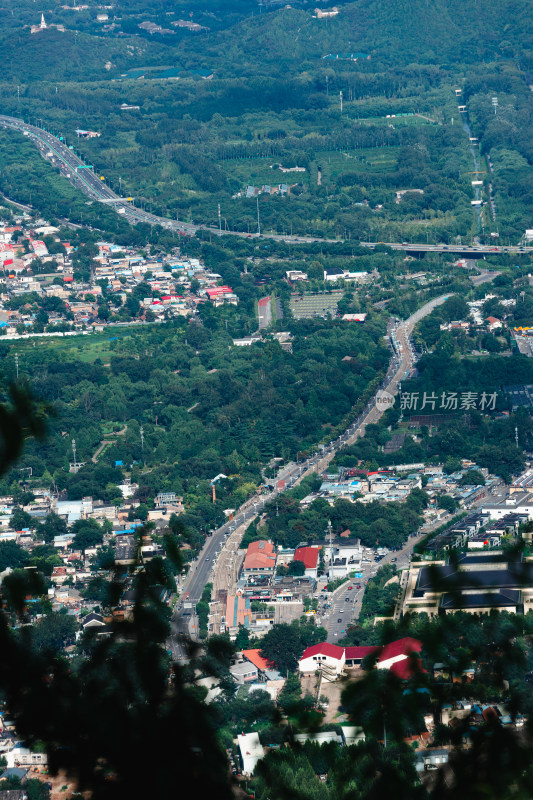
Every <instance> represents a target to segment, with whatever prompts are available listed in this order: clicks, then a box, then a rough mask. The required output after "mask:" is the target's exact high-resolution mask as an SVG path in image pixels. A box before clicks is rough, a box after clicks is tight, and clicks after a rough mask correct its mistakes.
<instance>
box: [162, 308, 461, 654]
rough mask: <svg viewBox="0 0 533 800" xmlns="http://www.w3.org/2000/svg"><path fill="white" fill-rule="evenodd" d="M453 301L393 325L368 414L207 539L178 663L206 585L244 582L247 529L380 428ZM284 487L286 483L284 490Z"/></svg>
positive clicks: (195, 568) (187, 601)
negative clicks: (241, 551) (370, 429)
mask: <svg viewBox="0 0 533 800" xmlns="http://www.w3.org/2000/svg"><path fill="white" fill-rule="evenodd" d="M449 296H450V295H449V294H446V295H441V296H439V297H436V298H434V299H433V300H430V301H429V302H427V303H425V305H423V306H422V307H421V308H419V309H418V311H416V312H415V313H414V314H412V315H411V316H410V317H409V318H408V319H407V320H405V321H404V322H394V323H392V324H391V325H390V327H389V342H390V346H391V350H392V353H393V355H392V359H391V363H390V365H389V369H388V371H387V374H386V375H385V377H384V379H383V381H382V382H381V384H380V387H379V389H378V390H377V391H376V393H375V394H374V396H373V397H372V398H371V399H370V400H369V401H368V403H367V405H366V406H365V408H364V409H363V411H362V412H361V413H360V414H359V416H358V417H357V418H356V419H354V421H353V422H352V423H351V424H350V425H349V426H348V427H347V428H346V430H344V431H343V433H341V434H340V435H339V436H338V437H337V438H336V439H334V440H333V441H331V442H329V444H327V445H325V446H324V447H323V449H322V450H317V451H316V452H315V453H313V454H312V455H311V456H309V458H307V459H306V460H305V461H304V462H302V463H300V464H289V465H287V466H286V467H285V468H284V469H283V470H282V471H280V472H279V473H278V475H277V478H276V480H275V485H276V488H275V489H274V490H273V491H272V492H271V493H270V494H268V495H266V496H265V495H261V496H255V497H252V498H250V499H249V500H247V501H246V502H245V503H244V504H243V505H242V506H241V507H240V508H239V509H238V510H237V511H236V512H235V514H234V517H233V519H232V520H231V521H228V522H226V523H225V524H224V525H222V526H221V527H220V528H217V529H216V530H214V531H212V533H211V535H210V536H208V537H207V539H206V541H205V543H204V546H203V548H202V550H201V552H200V553H199V555H198V557H197V558H196V560H195V561H194V562H193V563H192V564H191V568H190V571H189V573H188V575H187V576H186V577H185V579H184V581H183V583H182V585H181V586H180V587H179V588H180V590H181V594H180V598H179V600H178V603H177V604H176V606H175V609H174V614H173V617H172V636H171V640H170V642H169V649H171V650H172V653H173V655H174V657H175V658H183V657H185V656H186V653H185V650H184V648H183V646H182V644H181V641H180V640H181V637H182V636H190V637H191V638H192V639H195V638H196V637H197V635H198V619H197V617H196V614H195V607H196V604H197V603H198V601H199V600H200V598H201V596H202V592H203V590H204V588H205V586H206V584H207V583H209V581H210V580H212V579H213V578H214V580H215V582H217V585H218V586H219V587H220V586H221V585H223V583H224V580H225V585H226V588H227V590H228V591H229V592H230V593H231V591H232V589H233V588H234V586H235V583H236V580H237V577H238V565H237V556H238V548H239V543H240V541H241V539H242V536H243V535H244V531H245V529H246V526H247V525H248V524H249V523H250V522H251V520H252V519H254V518H255V517H256V516H257V515H258V514H260V513H261V511H262V510H263V508H264V506H265V504H266V503H267V502H270V501H271V500H272V498H273V497H276V496H278V495H279V494H281V493H282V492H284V491H287V490H288V489H291V488H292V487H293V486H295V485H296V484H297V483H298V482H299V481H300V480H302V478H303V477H305V476H306V475H309V474H311V473H313V472H318V473H320V472H323V471H324V470H325V469H326V468H327V466H328V464H329V463H330V461H331V460H332V459H333V458H334V457H335V454H336V453H337V451H338V450H339V449H340V448H342V447H345V446H347V445H350V444H352V443H353V442H355V441H356V440H357V439H358V438H359V437H361V436H364V435H365V429H366V426H367V425H369V424H371V423H376V422H377V421H378V420H379V419H380V417H381V416H382V415H383V414H384V413H385V411H386V410H387V408H389V407H390V401H388V399H387V396H386V395H385V396H384V395H383V394H382V393H383V392H386V393H388V394H389V395H392V396H394V395H396V394H397V392H398V388H399V385H400V384H401V381H402V380H403V379H404V378H405V377H407V375H409V372H410V371H411V369H412V367H413V366H414V363H415V361H416V356H415V353H414V350H413V346H412V344H411V339H410V337H411V334H412V332H413V328H414V326H415V325H416V324H417V322H419V321H420V320H421V319H423V318H424V317H425V316H427V315H428V314H430V313H431V312H432V311H433V309H434V308H436V307H437V306H439V305H441V304H442V303H444V301H445V300H446V299H447V298H448V297H449ZM381 398H384V400H385V401H386V402H384V401H381ZM279 481H282V483H281V484H280V483H279ZM217 566H218V572H217ZM221 573H222V577H221ZM360 599H361V598H359V600H360Z"/></svg>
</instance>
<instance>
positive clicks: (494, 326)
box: [485, 317, 503, 333]
mask: <svg viewBox="0 0 533 800" xmlns="http://www.w3.org/2000/svg"><path fill="white" fill-rule="evenodd" d="M485 322H486V323H487V328H488V329H489V331H490V332H491V333H492V331H495V330H498V328H502V327H503V325H502V321H501V320H499V319H498V318H497V317H486V319H485Z"/></svg>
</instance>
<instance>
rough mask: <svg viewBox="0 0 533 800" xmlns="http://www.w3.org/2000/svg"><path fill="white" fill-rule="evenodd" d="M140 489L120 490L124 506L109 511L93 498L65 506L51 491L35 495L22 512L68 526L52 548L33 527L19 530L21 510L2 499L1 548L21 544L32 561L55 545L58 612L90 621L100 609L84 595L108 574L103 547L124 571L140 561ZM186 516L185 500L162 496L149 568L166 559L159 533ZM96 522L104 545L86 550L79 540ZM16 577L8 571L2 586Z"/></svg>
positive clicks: (53, 586)
mask: <svg viewBox="0 0 533 800" xmlns="http://www.w3.org/2000/svg"><path fill="white" fill-rule="evenodd" d="M137 488H138V487H137V486H136V485H134V484H131V483H125V484H124V485H123V486H119V489H120V490H121V492H122V494H123V502H122V504H121V505H116V504H113V505H106V504H105V503H103V502H102V501H95V500H93V498H92V497H85V498H83V499H82V500H61V499H59V497H58V496H57V495H54V494H52V493H50V492H49V491H48V490H46V489H34V490H33V494H34V496H35V499H34V500H32V501H31V503H29V504H28V505H26V506H24V508H23V509H22V510H23V511H24V512H25V513H27V514H28V515H29V516H30V517H32V518H33V519H34V520H35V522H36V523H39V522H44V521H45V520H46V518H47V516H48V515H49V514H55V515H57V516H58V517H59V518H60V519H61V520H63V521H64V522H65V525H66V529H67V532H66V533H61V534H58V535H56V536H54V538H53V540H52V541H51V542H45V541H43V540H41V539H40V538H39V535H38V533H36V532H34V531H33V530H32V528H31V527H26V528H22V529H20V530H17V529H16V527H15V525H14V524H13V520H16V517H15V512H16V511H17V510H20V509H18V507H17V506H16V504H15V502H14V500H13V498H12V497H10V496H7V497H0V544H2V543H5V542H16V543H17V544H18V545H20V546H21V547H22V548H23V549H24V550H26V551H27V552H28V553H29V554H30V555H31V553H32V551H33V550H34V549H35V548H36V547H39V546H41V545H44V544H50V545H51V546H53V548H54V550H55V556H56V557H55V559H54V561H55V562H56V563H55V564H54V566H53V569H52V573H51V576H50V586H49V589H48V597H49V600H50V602H51V604H52V609H53V610H55V611H61V610H62V609H67V612H68V613H69V614H72V615H74V616H75V618H76V619H77V620H79V621H80V622H81V621H82V620H83V618H84V615H85V614H87V613H88V611H90V609H92V608H93V607H94V601H93V600H90V599H88V600H85V599H84V591H85V590H86V589H87V588H88V586H89V584H90V582H91V581H92V580H93V579H94V578H95V577H96V576H98V575H107V574H108V573H107V571H105V570H104V571H101V570H99V569H98V566H97V562H98V551H99V548H100V546H110V547H112V548H113V549H114V552H115V560H116V563H118V564H122V565H129V564H133V563H134V561H135V558H136V556H137V552H136V530H137V528H139V527H140V526H141V525H142V524H143V522H142V521H141V520H140V519H136V518H135V512H136V509H137V508H138V506H139V501H138V500H136V499H135V498H134V496H133V495H134V492H135V489H137ZM182 512H183V502H182V498H180V497H177V496H176V495H175V493H174V492H160V493H159V494H158V495H157V496H156V498H155V500H154V502H153V508H150V509H149V510H148V519H147V521H148V522H153V523H154V524H155V528H154V530H155V535H152V534H146V535H145V536H144V537H143V541H142V543H141V546H140V552H139V555H140V557H141V559H142V560H143V562H146V561H149V560H151V559H152V558H154V556H156V555H163V549H162V547H161V546H160V544H159V542H158V539H157V531H158V530H159V529H160V528H161V527H164V526H166V525H167V523H168V519H169V518H170V516H171V515H172V514H180V513H182ZM91 520H95V521H96V522H98V523H99V524H100V525H103V543H102V545H98V546H90V547H83V548H82V547H81V545H80V544H79V540H77V539H76V534H77V531H78V530H79V528H80V523H82V522H83V521H91ZM76 523H78V525H77V526H76ZM73 526H74V527H73ZM10 572H11V570H10V569H9V568H8V569H7V570H6V572H4V573H1V574H0V583H1V582H2V580H3V578H4V577H5V576H6V575H7V574H9V573H10ZM121 608H122V612H127V611H129V609H130V606H129V605H128V604H126V605H123V606H122V607H121V606H119V612H117V613H120V609H121Z"/></svg>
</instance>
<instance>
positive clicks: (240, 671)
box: [229, 661, 258, 684]
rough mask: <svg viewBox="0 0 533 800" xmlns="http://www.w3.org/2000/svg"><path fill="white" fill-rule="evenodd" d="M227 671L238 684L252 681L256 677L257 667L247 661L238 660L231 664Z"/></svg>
mask: <svg viewBox="0 0 533 800" xmlns="http://www.w3.org/2000/svg"><path fill="white" fill-rule="evenodd" d="M229 671H230V674H231V675H232V676H233V678H234V680H235V682H236V683H239V684H247V683H254V681H256V680H257V677H258V672H257V667H255V666H254V665H253V664H251V663H250V662H249V661H239V662H238V663H237V664H233V666H231V667H230V668H229Z"/></svg>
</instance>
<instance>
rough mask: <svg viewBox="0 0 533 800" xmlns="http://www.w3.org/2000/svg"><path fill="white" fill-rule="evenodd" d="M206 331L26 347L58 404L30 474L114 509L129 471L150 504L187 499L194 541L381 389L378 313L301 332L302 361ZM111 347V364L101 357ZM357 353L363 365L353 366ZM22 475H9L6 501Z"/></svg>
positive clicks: (39, 391)
mask: <svg viewBox="0 0 533 800" xmlns="http://www.w3.org/2000/svg"><path fill="white" fill-rule="evenodd" d="M205 323H206V324H204V325H202V324H201V323H200V324H198V323H192V324H187V323H183V324H179V323H176V324H169V325H168V326H165V327H158V328H157V329H152V330H150V329H146V330H145V331H144V332H142V333H141V332H136V333H135V334H134V335H125V336H124V335H122V336H121V337H120V338H118V339H116V340H115V341H113V342H110V343H109V345H107V342H104V341H102V342H101V346H100V347H98V345H97V346H96V347H95V346H94V345H92V344H90V343H89V342H88V341H87V342H85V341H83V340H82V341H81V342H80V343H79V344H76V345H74V346H73V347H70V343H69V344H68V347H67V349H65V347H63V343H58V344H57V345H53V344H51V345H50V344H49V343H40V346H39V347H38V348H34V347H33V346H32V345H31V344H30V345H28V346H25V347H21V346H20V344H18V346H17V350H18V351H19V353H20V364H21V376H23V378H24V380H26V381H28V384H29V386H30V387H31V389H32V391H33V392H34V393H35V394H36V395H37V396H38V397H39V398H41V399H43V400H44V401H47V402H48V403H50V405H51V408H52V409H53V415H51V417H50V422H49V428H50V430H49V435H48V437H47V439H46V441H45V442H44V444H43V443H36V442H33V441H31V442H29V443H28V445H27V447H26V450H25V453H24V457H23V459H22V461H21V463H20V466H21V467H31V468H32V471H33V477H34V478H39V479H41V482H42V483H44V484H45V485H46V484H48V485H50V486H51V485H55V486H56V487H57V488H58V489H60V490H61V489H66V490H67V492H68V496H69V497H70V498H73V499H80V498H82V497H84V496H85V495H92V496H94V497H95V498H99V499H102V500H105V501H106V502H109V503H110V502H113V500H115V499H116V498H117V497H120V491H119V489H118V488H117V484H119V483H122V482H123V478H124V476H125V475H126V474H127V475H129V476H131V478H132V480H133V482H135V483H138V484H139V497H140V499H143V500H146V499H148V498H153V497H154V496H155V494H156V493H157V492H158V491H174V492H176V493H177V494H178V495H180V496H183V497H184V498H185V503H186V506H187V509H188V511H189V512H190V513H188V514H187V516H186V518H185V520H186V521H187V522H188V523H189V524H190V527H191V535H192V536H193V540H192V542H191V543H193V544H194V543H196V542H197V539H196V538H195V537H196V535H197V534H198V532H199V531H203V532H204V533H205V530H206V524H207V527H209V526H210V524H213V523H214V522H219V521H220V520H221V519H223V515H222V509H224V508H227V507H233V506H235V505H238V504H239V503H241V502H242V501H243V500H244V499H245V497H247V496H248V495H249V494H250V492H253V491H254V490H255V489H256V488H257V487H258V486H259V485H260V484H261V482H262V480H263V479H262V475H261V466H262V465H263V464H265V463H266V462H267V461H268V460H269V459H270V458H271V457H273V456H276V457H282V458H284V459H286V460H289V459H291V458H296V457H297V455H298V454H299V453H301V452H303V451H305V450H306V449H308V448H310V447H311V445H313V444H314V443H316V442H318V441H320V440H321V439H322V438H323V437H326V436H328V434H329V435H330V432H331V431H332V429H333V426H335V425H337V424H339V423H340V422H341V421H342V420H343V419H344V417H345V416H346V415H348V414H349V413H351V409H352V408H353V407H354V406H356V405H357V403H358V401H359V400H360V399H361V398H364V397H366V396H367V395H368V393H369V392H371V391H372V386H373V385H374V383H375V381H376V379H377V378H378V376H379V375H381V374H383V371H384V370H385V368H386V365H387V362H388V357H389V353H388V350H387V349H386V348H385V347H384V346H381V345H379V344H378V342H379V340H380V337H381V336H382V335H383V333H384V326H383V323H382V322H381V320H380V319H379V318H376V320H375V322H372V321H370V320H369V321H368V323H367V324H366V325H365V326H364V327H359V326H346V324H343V323H342V322H334V323H324V322H323V321H321V322H301V323H293V324H292V325H293V331H294V340H293V352H292V353H288V352H285V351H283V350H282V349H281V347H280V345H279V344H278V342H277V341H275V340H272V341H266V342H265V343H264V344H257V345H254V346H252V347H246V348H241V347H237V348H235V347H233V346H232V339H231V337H230V336H229V335H228V334H227V333H226V332H225V329H223V328H222V326H220V327H219V326H218V325H217V324H216V322H215V320H211V321H210V319H209V318H206V320H205ZM102 346H104V348H105V349H104V350H102V349H101V347H102ZM107 347H109V350H108V351H107V352H110V356H109V361H108V363H106V364H104V363H103V362H102V360H101V359H100V358H99V356H98V354H99V352H102V353H103V352H105V351H106V350H107ZM2 348H3V349H2V355H3V367H2V382H3V384H4V385H5V383H6V382H7V381H9V380H10V379H12V378H13V377H14V375H13V368H14V361H13V352H14V351H13V346H12V347H9V346H8V345H3V346H2ZM346 355H351V356H353V355H356V356H357V358H356V359H352V360H351V361H349V362H345V361H344V362H343V358H344V357H345V356H346ZM141 426H142V427H143V433H144V447H143V446H142V445H143V442H142V441H141V435H140V428H141ZM72 438H75V440H76V446H77V457H78V460H79V461H81V462H85V466H84V467H82V468H81V469H80V470H79V472H77V473H76V474H72V473H69V471H68V462H69V460H70V461H72V449H71V439H72ZM105 442H108V445H107V446H106V448H105V449H104V451H103V452H102V453H101V454H100V455H99V456H98V463H93V462H92V460H91V459H92V457H93V455H95V453H96V452H97V450H99V448H100V445H101V444H102V443H105ZM116 462H121V463H120V464H119V465H118V466H115V464H116ZM18 466H19V465H18ZM220 473H223V474H224V475H226V476H228V479H227V480H223V481H222V482H221V483H220V484H219V485H218V487H217V503H216V504H215V505H213V503H212V501H211V490H210V483H209V482H210V481H211V480H212V479H213V478H214V477H215V476H216V475H219V474H220ZM18 477H20V472H13V473H12V474H11V475H8V476H7V477H6V478H5V480H4V481H3V483H2V485H1V486H2V488H0V492H3V493H4V494H5V493H8V491H9V486H10V483H11V481H13V480H15V479H16V478H18Z"/></svg>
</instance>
